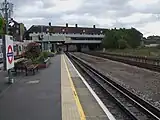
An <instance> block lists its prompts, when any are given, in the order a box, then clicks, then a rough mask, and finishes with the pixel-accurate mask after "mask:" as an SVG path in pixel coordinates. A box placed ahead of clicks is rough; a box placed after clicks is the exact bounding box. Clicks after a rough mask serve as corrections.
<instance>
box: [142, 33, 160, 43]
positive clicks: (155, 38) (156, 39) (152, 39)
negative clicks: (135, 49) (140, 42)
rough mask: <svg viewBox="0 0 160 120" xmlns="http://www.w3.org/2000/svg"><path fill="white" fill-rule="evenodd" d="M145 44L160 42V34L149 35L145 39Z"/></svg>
mask: <svg viewBox="0 0 160 120" xmlns="http://www.w3.org/2000/svg"><path fill="white" fill-rule="evenodd" d="M144 44H146V45H149V44H160V36H154V35H153V36H148V37H147V38H146V39H145V40H144Z"/></svg>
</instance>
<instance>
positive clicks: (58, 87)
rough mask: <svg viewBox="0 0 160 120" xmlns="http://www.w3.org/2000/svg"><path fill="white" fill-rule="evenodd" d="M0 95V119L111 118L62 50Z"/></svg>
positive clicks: (63, 119)
mask: <svg viewBox="0 0 160 120" xmlns="http://www.w3.org/2000/svg"><path fill="white" fill-rule="evenodd" d="M51 63H52V64H51V65H50V66H49V67H48V68H47V69H44V70H40V71H39V73H37V74H35V75H34V76H25V77H24V78H22V79H21V80H18V81H17V82H16V83H15V84H13V85H12V86H11V87H10V88H9V89H8V90H6V91H5V92H4V93H3V94H2V95H1V96H0V120H21V119H23V120H114V117H113V116H112V114H111V113H110V112H109V111H108V110H107V108H106V107H105V106H104V105H103V103H102V102H101V100H100V99H99V98H98V96H96V94H95V93H94V91H93V90H92V89H91V88H90V86H89V85H88V84H87V82H86V81H85V79H84V78H83V77H82V76H81V75H80V73H79V72H78V71H77V70H76V68H75V67H74V65H73V64H72V63H71V61H70V60H69V59H68V57H67V56H66V55H64V54H61V55H56V56H55V57H53V58H52V60H51Z"/></svg>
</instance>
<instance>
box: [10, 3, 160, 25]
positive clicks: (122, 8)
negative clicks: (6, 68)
mask: <svg viewBox="0 0 160 120" xmlns="http://www.w3.org/2000/svg"><path fill="white" fill-rule="evenodd" d="M11 1H12V2H13V3H14V5H15V8H16V9H15V12H14V14H15V17H16V18H15V19H17V20H20V22H24V23H25V24H26V26H27V27H28V26H30V25H32V24H48V22H49V21H51V22H52V24H53V25H65V23H69V24H71V25H74V24H76V23H77V24H78V25H79V26H87V27H92V26H93V25H94V24H95V25H96V26H97V27H107V28H110V27H118V28H120V27H143V26H144V25H146V24H147V23H149V22H153V21H157V20H158V19H157V18H156V17H155V16H152V17H150V18H144V19H141V20H140V21H138V22H130V23H123V22H121V21H119V19H120V18H123V17H127V16H131V15H132V14H134V13H137V12H140V13H144V14H148V13H151V14H153V15H157V14H160V7H159V5H160V0H159V2H158V3H156V4H153V5H150V6H146V8H143V9H142V8H141V9H137V8H135V7H133V6H131V5H129V2H130V1H132V0H84V2H83V4H82V6H80V8H78V9H77V10H74V11H66V12H59V11H56V13H55V11H54V13H53V12H52V11H49V12H48V11H47V9H48V8H51V7H54V6H55V5H54V3H53V2H51V0H11ZM37 2H41V3H42V5H41V6H40V7H41V8H39V11H38V12H35V11H34V7H35V6H37V5H36V3H37ZM25 6H33V10H32V11H27V12H26V13H25V12H23V7H25ZM71 7H72V6H71ZM19 8H21V9H19ZM84 14H88V16H94V17H96V18H109V19H112V20H113V21H112V23H110V24H108V23H107V22H106V24H103V25H102V24H100V23H98V22H96V21H94V20H92V19H88V18H87V17H86V19H82V18H83V17H82V18H81V17H80V18H78V19H75V18H71V19H65V20H64V19H63V17H64V16H69V15H77V16H84ZM29 18H42V19H41V20H37V19H33V20H29Z"/></svg>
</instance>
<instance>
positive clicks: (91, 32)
mask: <svg viewBox="0 0 160 120" xmlns="http://www.w3.org/2000/svg"><path fill="white" fill-rule="evenodd" d="M105 31H106V29H103V28H96V26H95V25H93V28H87V27H78V25H77V24H75V27H69V26H68V24H66V26H49V25H48V26H42V25H33V26H31V28H29V30H27V31H26V33H25V39H29V40H41V39H44V40H53V39H57V40H58V39H61V40H62V39H68V40H102V39H103V37H104V33H105Z"/></svg>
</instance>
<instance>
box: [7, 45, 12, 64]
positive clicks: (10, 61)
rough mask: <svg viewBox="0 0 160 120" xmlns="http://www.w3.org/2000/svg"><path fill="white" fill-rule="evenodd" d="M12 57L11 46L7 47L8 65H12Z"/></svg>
mask: <svg viewBox="0 0 160 120" xmlns="http://www.w3.org/2000/svg"><path fill="white" fill-rule="evenodd" d="M13 57H14V54H13V49H12V46H11V45H9V46H8V51H7V58H8V62H9V63H10V64H12V61H13Z"/></svg>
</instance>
